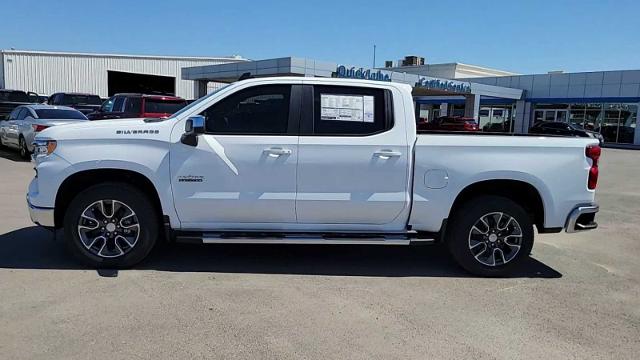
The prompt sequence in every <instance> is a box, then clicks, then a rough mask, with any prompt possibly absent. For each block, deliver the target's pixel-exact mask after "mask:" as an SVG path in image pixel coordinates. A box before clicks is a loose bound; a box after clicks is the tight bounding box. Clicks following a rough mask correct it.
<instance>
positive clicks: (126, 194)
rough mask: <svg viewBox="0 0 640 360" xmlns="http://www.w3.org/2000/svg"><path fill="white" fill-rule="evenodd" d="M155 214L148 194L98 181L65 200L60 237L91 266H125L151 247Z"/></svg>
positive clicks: (76, 254)
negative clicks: (70, 198)
mask: <svg viewBox="0 0 640 360" xmlns="http://www.w3.org/2000/svg"><path fill="white" fill-rule="evenodd" d="M132 213H133V215H132ZM109 214H110V215H111V217H109V216H108V215H109ZM158 218H159V216H158V213H157V211H156V209H155V208H154V206H153V204H152V203H151V201H150V200H149V198H148V197H147V196H146V195H144V194H143V193H142V192H141V191H140V190H138V189H136V188H135V187H133V186H131V185H128V184H126V183H115V182H111V183H103V184H98V185H95V186H92V187H90V188H88V189H86V190H84V191H81V192H80V193H79V194H78V195H77V196H76V197H75V198H74V199H73V200H72V201H71V203H70V204H69V207H68V209H67V211H66V214H65V217H64V240H65V243H66V245H67V248H68V249H69V251H70V252H71V253H72V254H73V255H74V256H75V257H76V258H77V259H78V260H80V261H81V262H82V263H84V264H86V265H88V266H90V267H92V268H128V267H131V266H133V265H135V264H137V263H139V262H140V261H142V260H143V259H144V258H145V257H146V256H147V255H148V254H149V252H151V250H152V249H153V247H154V245H155V243H156V240H157V238H158V235H159V231H158V229H159V224H160V222H159V220H158ZM105 221H107V222H106V223H105ZM136 224H137V225H136ZM96 225H98V226H97V227H96Z"/></svg>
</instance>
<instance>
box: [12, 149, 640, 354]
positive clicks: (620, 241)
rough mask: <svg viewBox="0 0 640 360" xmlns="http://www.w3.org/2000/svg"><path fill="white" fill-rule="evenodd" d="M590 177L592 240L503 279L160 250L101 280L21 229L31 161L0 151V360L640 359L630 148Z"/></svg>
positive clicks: (549, 251) (437, 256)
mask: <svg viewBox="0 0 640 360" xmlns="http://www.w3.org/2000/svg"><path fill="white" fill-rule="evenodd" d="M600 171H601V180H600V183H599V189H598V201H599V203H600V205H601V211H600V213H599V215H598V222H599V223H600V228H599V229H598V230H596V231H592V232H587V233H583V234H564V233H563V234H550V235H540V236H538V237H537V240H536V241H537V242H536V244H535V246H534V249H533V253H532V258H531V260H530V261H529V262H528V263H527V266H526V267H524V268H523V269H522V270H521V271H520V272H519V273H518V274H517V276H515V277H514V278H510V279H485V278H476V277H471V276H469V275H467V274H466V273H465V272H463V271H461V270H460V269H459V268H457V267H456V266H455V265H454V264H453V261H452V260H450V259H449V257H448V255H447V253H446V251H445V250H444V249H443V248H442V247H440V246H422V247H372V246H295V245H290V246H284V245H282V246H273V245H271V246H269V245H266V246H258V245H244V246H242V245H211V246H196V245H167V246H163V247H161V248H158V249H156V250H155V251H154V253H152V255H151V256H150V258H149V259H148V260H147V261H145V262H144V263H143V264H141V265H140V266H138V267H137V268H136V269H134V270H125V271H100V272H96V271H94V270H87V269H83V268H81V267H79V266H78V265H77V264H76V263H75V262H74V261H73V259H72V258H71V257H70V256H68V255H67V253H66V252H65V251H64V248H63V244H62V243H61V241H60V239H58V240H57V241H56V240H54V239H53V236H52V234H51V233H49V232H47V231H45V230H43V229H40V228H37V227H35V226H33V224H32V223H31V222H30V221H29V217H28V213H27V209H26V207H25V200H24V194H25V191H26V187H27V184H28V182H29V180H30V178H31V177H32V175H33V170H32V164H30V163H29V162H24V161H21V160H19V159H18V156H17V154H14V153H11V152H8V151H6V150H0V199H1V200H2V201H1V202H0V294H1V295H2V299H1V300H0V354H2V355H0V358H6V359H39V358H43V359H44V358H46V359H49V358H58V359H88V358H100V357H103V358H131V359H137V358H153V359H157V358H167V359H169V358H171V359H172V358H205V357H207V358H208V357H212V358H243V359H246V358H251V359H300V358H321V359H325V358H326V359H391V358H397V359H407V358H415V359H429V358H439V359H444V358H450V359H460V358H473V359H492V358H499V359H514V358H523V359H540V358H544V359H588V358H603V359H633V358H637V354H638V352H639V351H640V261H639V260H638V258H639V256H640V222H639V219H640V182H639V181H638V179H640V152H637V151H630V150H613V149H606V150H605V151H604V153H603V156H602V163H601V170H600Z"/></svg>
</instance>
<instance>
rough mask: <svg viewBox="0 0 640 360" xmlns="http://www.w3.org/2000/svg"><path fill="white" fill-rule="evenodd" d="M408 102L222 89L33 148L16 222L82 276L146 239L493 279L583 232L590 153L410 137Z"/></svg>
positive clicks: (341, 92) (405, 92) (292, 89)
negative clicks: (385, 260)
mask: <svg viewBox="0 0 640 360" xmlns="http://www.w3.org/2000/svg"><path fill="white" fill-rule="evenodd" d="M414 114H415V112H414V102H413V98H412V94H411V87H410V86H408V85H404V84H399V83H392V82H376V81H365V80H347V79H322V78H296V77H279V78H278V77H276V78H261V79H248V80H243V81H239V82H236V83H234V84H231V85H229V86H227V87H224V88H222V89H220V90H218V91H217V92H215V93H212V94H209V95H207V96H205V97H203V98H201V99H199V100H198V101H196V102H194V103H192V104H191V105H189V106H188V107H186V108H184V109H182V110H181V111H179V112H177V113H176V114H174V115H173V116H172V117H170V118H169V119H165V120H162V119H127V120H113V121H105V122H92V123H85V124H72V125H65V126H60V127H53V128H50V129H46V130H44V131H42V132H41V133H39V135H37V136H36V150H35V154H34V161H35V164H36V177H35V178H34V179H33V180H32V182H31V184H30V186H29V190H28V194H27V202H28V207H29V210H30V215H31V219H32V220H33V221H34V222H35V223H37V224H39V225H42V226H46V227H53V228H64V238H65V242H66V244H67V246H68V248H69V250H70V251H71V252H72V253H73V254H74V255H76V256H77V257H78V258H79V259H80V260H81V261H83V262H84V263H86V264H88V265H90V266H93V267H130V266H133V265H135V264H136V263H138V262H139V261H141V260H142V259H144V258H145V257H146V256H147V254H149V252H150V251H151V249H152V248H153V246H154V245H155V243H156V242H157V241H159V239H175V240H176V241H186V242H198V243H275V244H277V243H289V244H381V245H409V244H414V243H430V242H444V243H446V246H447V247H448V248H449V250H450V252H451V254H452V256H453V258H454V259H455V260H456V261H457V262H458V263H459V264H460V265H461V266H462V267H463V268H465V269H466V270H468V271H470V272H472V273H474V274H478V275H483V276H504V275H508V274H509V273H510V272H511V271H512V270H513V267H515V266H518V264H520V263H521V262H522V261H523V260H524V259H525V258H527V257H528V256H529V253H530V251H531V249H532V246H533V241H534V227H536V228H537V231H538V232H539V233H549V232H560V231H562V230H565V231H567V232H576V231H583V230H589V229H594V228H595V227H596V226H597V224H596V223H595V221H594V217H595V214H596V212H597V211H598V205H597V204H596V203H595V201H594V197H595V188H596V183H597V178H598V159H599V156H600V148H599V147H598V141H597V140H596V139H591V138H555V137H554V138H544V137H539V136H509V135H502V136H501V135H491V134H489V135H480V134H473V135H471V134H469V133H455V132H453V133H442V132H440V133H434V134H430V133H423V132H418V131H417V130H416V121H415V117H414Z"/></svg>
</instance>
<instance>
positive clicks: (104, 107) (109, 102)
mask: <svg viewBox="0 0 640 360" xmlns="http://www.w3.org/2000/svg"><path fill="white" fill-rule="evenodd" d="M114 101H115V98H109V99H108V100H107V101H105V102H104V103H102V106H101V107H100V111H104V112H111V110H113V102H114Z"/></svg>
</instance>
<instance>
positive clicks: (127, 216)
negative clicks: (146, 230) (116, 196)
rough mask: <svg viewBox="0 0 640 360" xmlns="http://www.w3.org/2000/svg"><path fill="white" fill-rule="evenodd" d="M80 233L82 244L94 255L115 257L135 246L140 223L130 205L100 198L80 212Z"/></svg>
mask: <svg viewBox="0 0 640 360" xmlns="http://www.w3.org/2000/svg"><path fill="white" fill-rule="evenodd" d="M78 235H79V236H80V241H81V242H82V245H84V247H85V248H86V249H87V250H88V251H89V252H90V253H92V254H93V255H96V256H99V257H102V258H116V257H119V256H123V255H125V254H127V253H128V252H130V251H131V250H132V249H133V248H134V247H135V246H136V244H137V243H138V238H139V237H140V223H139V222H138V217H137V215H136V213H135V212H134V211H133V210H132V209H131V207H129V206H128V205H127V204H125V203H123V202H121V201H118V200H98V201H95V202H94V203H92V204H91V205H89V206H87V207H86V208H85V209H84V211H83V212H82V214H81V215H80V219H79V220H78Z"/></svg>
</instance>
